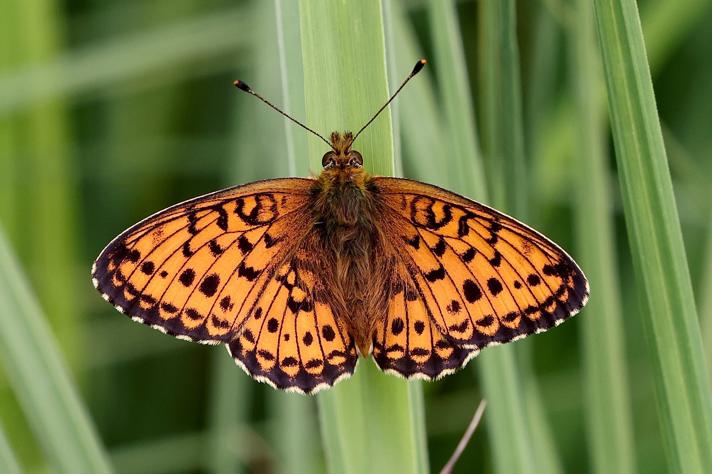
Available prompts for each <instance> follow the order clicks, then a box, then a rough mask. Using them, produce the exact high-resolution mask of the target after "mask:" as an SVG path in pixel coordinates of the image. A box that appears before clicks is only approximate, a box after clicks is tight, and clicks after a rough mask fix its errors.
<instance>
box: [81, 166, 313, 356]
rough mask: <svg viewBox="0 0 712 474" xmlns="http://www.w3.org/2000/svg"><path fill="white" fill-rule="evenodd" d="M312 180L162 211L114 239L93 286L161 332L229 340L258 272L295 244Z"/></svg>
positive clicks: (273, 183) (254, 290) (235, 191)
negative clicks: (297, 229)
mask: <svg viewBox="0 0 712 474" xmlns="http://www.w3.org/2000/svg"><path fill="white" fill-rule="evenodd" d="M311 182H312V181H311V180H307V179H280V180H268V181H261V182H257V183H252V184H248V185H244V186H238V187H234V188H230V189H226V190H224V191H218V192H216V193H213V194H209V195H206V196H201V197H198V198H195V199H191V200H189V201H186V202H183V203H181V204H177V205H175V206H172V207H170V208H168V209H165V210H163V211H161V212H159V213H157V214H154V215H153V216H151V217H148V218H147V219H145V220H143V221H141V222H139V223H138V224H136V225H134V226H133V227H131V228H129V229H128V230H126V231H125V232H123V233H122V234H121V235H119V236H118V237H116V238H115V239H114V240H113V241H112V242H111V243H110V244H109V245H108V246H107V247H106V248H105V249H104V250H103V251H102V253H101V254H100V255H99V258H98V259H97V260H96V262H95V264H94V267H93V269H92V282H93V283H94V286H95V287H96V288H97V289H98V290H99V291H100V292H101V293H102V296H103V298H104V299H105V300H107V301H108V302H110V303H111V304H113V305H114V306H115V307H116V309H117V310H119V311H120V312H122V313H124V314H126V315H127V316H130V317H131V318H132V319H134V320H135V321H139V322H142V323H144V324H147V325H149V326H152V327H154V328H155V329H158V330H160V331H162V332H166V333H168V334H171V335H173V336H176V337H179V338H183V339H189V340H193V341H197V342H202V343H207V344H217V343H221V342H228V341H229V340H230V339H231V338H232V337H233V335H234V334H235V332H236V331H237V330H239V328H240V327H241V325H242V324H243V323H244V320H245V318H246V317H247V315H248V313H249V309H250V308H251V306H252V305H253V304H254V302H255V300H256V299H257V297H258V295H259V294H260V292H261V291H262V289H261V288H260V283H263V281H262V280H263V279H264V278H260V277H261V276H262V275H263V273H264V272H269V271H270V270H271V269H272V267H274V266H276V265H277V263H278V261H279V259H280V258H282V256H283V255H285V254H288V253H289V251H290V250H291V248H293V247H296V245H297V244H298V242H299V238H300V237H299V236H298V235H295V234H294V229H295V227H294V222H295V221H298V220H299V219H303V218H304V216H303V215H304V213H305V210H306V209H307V202H308V196H309V187H310V186H311Z"/></svg>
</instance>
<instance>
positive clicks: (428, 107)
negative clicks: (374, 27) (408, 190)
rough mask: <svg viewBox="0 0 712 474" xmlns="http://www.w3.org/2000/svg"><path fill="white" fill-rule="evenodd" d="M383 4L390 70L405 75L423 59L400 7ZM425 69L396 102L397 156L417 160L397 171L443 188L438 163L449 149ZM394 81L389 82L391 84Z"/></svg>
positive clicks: (444, 179) (443, 176)
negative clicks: (391, 47) (388, 26)
mask: <svg viewBox="0 0 712 474" xmlns="http://www.w3.org/2000/svg"><path fill="white" fill-rule="evenodd" d="M387 4H388V9H387V11H388V12H389V13H390V18H391V26H392V29H393V37H394V45H395V47H396V48H397V49H396V50H395V53H394V54H393V56H394V57H393V62H394V63H395V64H394V66H393V67H394V69H395V70H397V71H407V70H408V69H409V68H412V67H413V64H412V63H413V61H414V60H415V59H414V58H416V59H417V58H420V57H423V52H422V50H421V48H420V47H419V45H418V41H417V38H416V36H415V31H414V29H413V28H412V27H411V26H410V24H409V23H408V18H407V16H406V13H405V11H404V9H403V6H402V5H401V3H400V2H397V1H392V0H389V1H388V3H387ZM428 69H429V68H426V69H425V71H424V72H423V73H421V74H420V75H419V76H418V80H416V81H413V82H411V83H410V84H408V92H407V94H408V97H407V99H406V100H398V101H396V103H397V107H398V108H399V109H398V110H399V111H400V119H401V124H400V125H401V126H402V152H401V154H402V155H403V157H404V158H405V157H406V156H415V157H417V159H407V160H404V163H403V169H402V170H401V171H403V172H404V174H405V175H406V176H427V177H428V179H429V181H430V182H431V183H434V184H440V185H443V186H444V185H445V184H447V177H446V174H447V169H446V168H447V167H445V166H442V160H443V159H444V157H446V156H448V149H449V146H450V145H449V143H447V142H446V141H445V139H444V135H443V127H442V122H443V121H441V120H440V111H439V110H438V107H437V102H436V99H435V95H434V93H433V91H434V90H435V85H434V82H433V80H432V79H431V77H430V73H429V72H428ZM398 80H399V79H398V78H396V79H393V82H397V81H398Z"/></svg>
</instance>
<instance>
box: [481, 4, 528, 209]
mask: <svg viewBox="0 0 712 474" xmlns="http://www.w3.org/2000/svg"><path fill="white" fill-rule="evenodd" d="M479 19H480V25H481V29H482V31H481V45H480V47H481V58H482V60H481V65H480V74H481V77H482V78H481V84H480V86H481V88H482V91H481V93H480V97H481V98H482V101H483V106H482V107H483V113H482V117H483V120H482V129H483V132H482V136H483V140H482V141H483V149H484V152H485V156H486V162H485V165H486V169H487V171H488V173H487V178H488V181H489V182H490V183H492V186H491V187H490V189H489V194H490V197H491V202H493V203H495V205H497V206H498V207H500V208H502V210H504V211H505V212H509V213H511V214H513V215H514V216H515V217H516V216H520V217H521V216H522V215H524V214H526V210H527V205H526V201H527V199H526V192H525V191H523V190H526V187H527V174H526V164H525V162H524V132H523V130H522V126H523V125H522V124H523V119H522V100H521V86H520V83H519V81H520V78H519V50H518V46H517V36H516V7H515V3H514V1H513V0H505V1H500V0H484V1H482V2H481V3H480V16H479Z"/></svg>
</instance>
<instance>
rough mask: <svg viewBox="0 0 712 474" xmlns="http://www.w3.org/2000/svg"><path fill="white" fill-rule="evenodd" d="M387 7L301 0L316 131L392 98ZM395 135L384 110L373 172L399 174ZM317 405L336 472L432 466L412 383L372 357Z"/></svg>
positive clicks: (314, 144)
mask: <svg viewBox="0 0 712 474" xmlns="http://www.w3.org/2000/svg"><path fill="white" fill-rule="evenodd" d="M381 12H382V5H381V2H380V1H379V0H369V1H364V2H360V3H359V4H358V5H356V4H342V3H340V2H339V3H336V2H302V3H301V4H300V17H301V31H302V56H303V59H304V86H305V99H306V116H307V123H308V124H309V125H310V126H311V127H314V128H315V129H316V130H318V131H320V132H323V133H329V132H330V131H332V130H340V131H343V130H357V129H358V128H359V127H360V126H361V125H362V124H364V123H365V122H366V121H367V120H368V119H369V117H370V116H371V115H372V114H373V113H374V112H375V111H376V110H377V109H378V108H379V107H380V106H381V105H382V104H383V102H385V100H386V99H387V98H388V82H387V75H386V69H385V65H386V58H385V40H384V33H383V20H382V14H381ZM411 67H412V66H411ZM407 72H409V70H406V71H403V74H406V73H407ZM391 133H392V132H391V123H390V112H389V111H384V113H383V114H382V115H381V117H379V119H378V120H376V121H375V122H374V123H373V124H372V125H371V126H370V127H369V129H367V131H365V132H364V133H363V135H361V137H359V151H360V152H361V153H362V154H363V156H364V158H365V162H366V163H365V165H366V167H367V169H368V171H369V172H371V173H374V174H381V175H391V174H392V173H393V170H394V166H393V165H394V163H393V141H392V135H391ZM324 148H325V147H324V144H323V143H321V142H320V141H318V140H317V139H315V138H310V140H309V156H310V164H311V169H314V170H316V169H319V168H320V159H321V156H322V155H323V153H324ZM318 403H319V409H320V418H321V424H322V438H323V444H324V448H325V451H326V456H327V464H328V466H329V469H330V470H331V471H333V472H427V471H428V468H427V466H422V465H420V464H419V462H418V460H420V459H422V458H421V457H420V456H419V453H418V452H417V451H418V448H419V446H422V445H423V442H418V441H416V439H415V438H416V434H417V433H422V432H423V431H422V429H420V428H418V429H416V427H415V426H414V423H415V420H416V418H414V417H413V408H412V405H413V403H414V401H413V400H411V394H410V389H409V387H408V384H407V383H405V382H403V381H402V380H398V379H397V378H395V377H392V376H387V375H384V374H382V373H380V372H379V371H378V370H377V369H376V367H375V366H374V364H373V362H372V361H371V360H362V361H360V363H359V367H358V370H357V373H356V374H355V376H354V377H353V378H352V380H350V381H347V382H344V383H342V384H340V385H339V386H337V387H335V388H334V389H331V390H329V391H328V392H326V393H324V394H321V395H319V400H318ZM417 420H422V416H421V417H419V418H417ZM421 462H422V461H421Z"/></svg>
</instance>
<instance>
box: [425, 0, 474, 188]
mask: <svg viewBox="0 0 712 474" xmlns="http://www.w3.org/2000/svg"><path fill="white" fill-rule="evenodd" d="M428 7H429V8H428V13H429V15H428V16H429V17H430V24H431V29H432V32H433V43H434V46H435V51H434V52H435V58H434V59H433V61H432V63H433V64H434V66H435V72H436V73H437V76H438V83H439V84H440V89H441V90H440V95H441V96H442V99H443V100H442V103H443V108H444V109H445V116H446V118H447V120H446V123H447V130H449V131H450V133H449V138H450V140H449V141H450V142H451V144H452V151H453V155H452V157H451V158H450V160H448V166H447V167H446V168H447V170H448V181H449V183H450V186H451V187H452V189H453V190H455V191H464V190H465V189H466V188H467V189H479V188H484V187H485V179H484V178H485V177H484V172H483V169H482V161H481V159H480V156H479V153H480V150H479V144H478V143H477V135H476V134H475V114H474V108H473V106H472V100H471V97H472V92H471V91H470V87H469V81H468V78H467V71H466V70H465V64H466V63H465V53H464V48H463V46H462V40H461V38H460V26H459V24H458V21H457V13H456V11H455V4H454V3H453V2H452V0H431V1H430V2H429V3H428Z"/></svg>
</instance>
